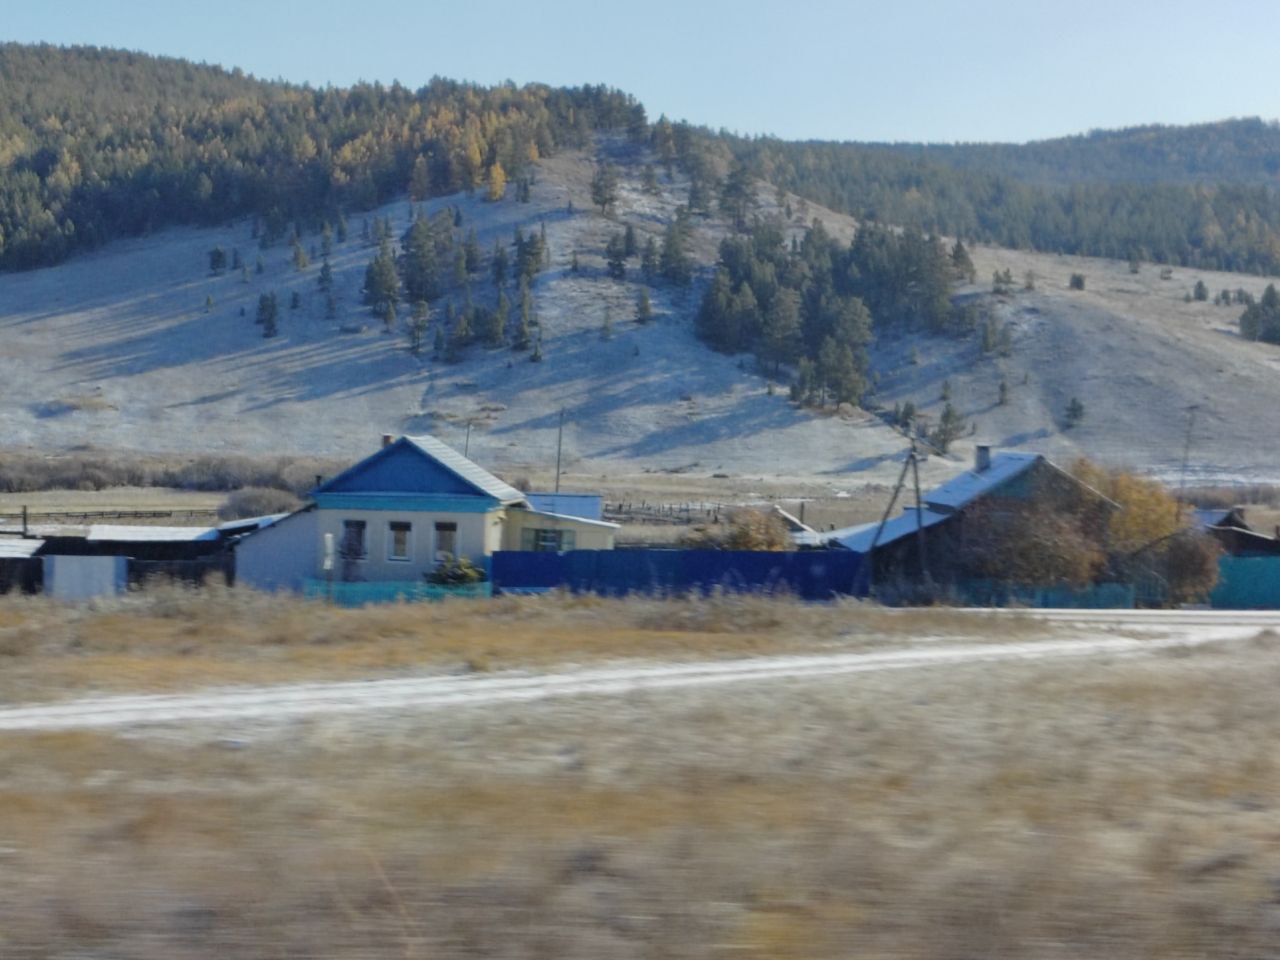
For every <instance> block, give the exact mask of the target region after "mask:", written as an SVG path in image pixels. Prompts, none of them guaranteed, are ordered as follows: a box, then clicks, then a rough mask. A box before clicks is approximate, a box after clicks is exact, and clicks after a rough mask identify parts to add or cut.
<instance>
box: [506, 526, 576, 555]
mask: <svg viewBox="0 0 1280 960" xmlns="http://www.w3.org/2000/svg"><path fill="white" fill-rule="evenodd" d="M577 540H578V537H577V534H575V533H574V532H573V531H572V530H545V529H538V528H535V527H525V529H523V530H521V531H520V549H521V550H535V551H537V552H539V553H559V552H560V551H561V550H573V549H575V547H576V545H577Z"/></svg>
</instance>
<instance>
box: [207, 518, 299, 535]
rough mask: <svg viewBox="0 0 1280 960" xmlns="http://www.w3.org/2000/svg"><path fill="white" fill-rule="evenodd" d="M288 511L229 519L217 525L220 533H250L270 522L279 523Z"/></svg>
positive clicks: (269, 524)
mask: <svg viewBox="0 0 1280 960" xmlns="http://www.w3.org/2000/svg"><path fill="white" fill-rule="evenodd" d="M287 516H289V514H288V513H272V514H268V515H267V516H265V517H245V518H244V519H242V520H230V521H228V522H226V523H224V524H222V525H221V526H219V527H218V532H219V533H221V534H224V535H226V534H238V533H251V532H252V531H254V530H262V529H263V528H265V527H269V526H271V525H272V524H276V523H279V522H280V521H281V520H283V519H284V518H285V517H287Z"/></svg>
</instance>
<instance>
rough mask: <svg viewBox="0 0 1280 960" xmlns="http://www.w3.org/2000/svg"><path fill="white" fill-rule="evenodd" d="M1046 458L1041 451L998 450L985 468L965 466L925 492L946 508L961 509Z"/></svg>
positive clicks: (933, 502)
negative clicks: (979, 469)
mask: <svg viewBox="0 0 1280 960" xmlns="http://www.w3.org/2000/svg"><path fill="white" fill-rule="evenodd" d="M1043 459H1044V458H1043V457H1042V456H1041V455H1040V454H1038V453H996V454H993V455H992V457H991V466H989V467H988V468H987V469H986V470H982V471H978V470H966V471H965V472H964V473H962V474H960V476H958V477H954V478H952V479H951V480H948V481H947V482H946V483H944V484H943V485H942V486H940V487H935V488H934V489H932V490H930V491H929V492H928V493H926V494H925V495H924V502H925V503H926V504H928V505H929V506H930V507H933V508H936V509H938V510H941V511H943V512H947V511H954V510H959V509H960V508H961V507H965V506H967V505H968V504H970V503H972V502H973V501H974V500H976V499H978V497H981V496H982V495H983V494H986V493H990V492H991V491H992V490H994V489H995V488H996V487H998V486H1000V485H1001V484H1003V483H1006V482H1007V481H1009V480H1012V479H1013V478H1014V477H1016V476H1018V475H1019V474H1021V473H1023V472H1025V471H1026V470H1029V469H1031V467H1032V466H1034V465H1035V463H1036V461H1038V460H1043Z"/></svg>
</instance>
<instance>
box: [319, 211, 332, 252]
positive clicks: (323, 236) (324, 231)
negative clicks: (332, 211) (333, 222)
mask: <svg viewBox="0 0 1280 960" xmlns="http://www.w3.org/2000/svg"><path fill="white" fill-rule="evenodd" d="M332 254H333V227H331V226H329V221H328V220H326V221H325V222H324V226H323V227H321V228H320V256H321V257H322V258H323V259H326V260H327V259H328V258H329V257H330V256H331V255H332Z"/></svg>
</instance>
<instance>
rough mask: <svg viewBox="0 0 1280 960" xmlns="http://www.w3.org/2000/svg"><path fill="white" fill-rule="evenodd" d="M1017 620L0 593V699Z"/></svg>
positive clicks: (171, 591)
mask: <svg viewBox="0 0 1280 960" xmlns="http://www.w3.org/2000/svg"><path fill="white" fill-rule="evenodd" d="M1047 629H1048V628H1047V627H1046V626H1045V625H1043V624H1037V623H1034V622H1032V621H1027V620H1023V619H1020V618H1016V617H1012V618H1011V617H1007V616H1001V617H999V618H998V619H997V618H996V617H994V616H986V615H983V614H959V613H956V612H952V611H945V610H938V611H929V610H920V611H894V610H885V609H882V608H879V607H876V606H873V605H870V604H861V603H858V602H856V601H849V602H846V603H840V604H833V605H828V606H817V605H814V604H806V603H802V602H799V601H791V600H786V599H769V598H763V597H727V596H726V597H721V598H714V597H713V598H711V599H708V600H679V599H667V600H647V599H641V598H630V599H625V600H606V599H601V598H598V597H594V596H580V597H574V596H546V597H501V598H496V599H493V600H486V601H481V602H469V601H453V602H448V603H443V604H392V605H386V606H379V607H370V608H366V609H363V610H344V609H340V608H334V607H329V606H326V605H324V604H323V603H320V602H316V601H303V600H299V599H293V598H288V597H278V596H270V595H266V594H259V593H254V592H252V591H248V590H241V589H235V590H227V589H226V588H217V587H210V588H206V589H203V590H199V591H196V590H189V589H183V588H170V587H163V588H154V589H151V590H147V591H143V592H139V593H135V594H131V595H128V596H126V597H123V598H120V599H117V600H110V601H102V602H99V603H97V604H95V605H94V606H93V607H83V606H69V605H64V604H58V603H54V602H50V601H47V600H44V599H42V598H39V597H21V596H9V597H3V598H0V662H2V663H3V665H4V669H3V670H0V702H17V701H23V700H32V699H41V698H46V697H70V696H81V695H86V694H90V693H97V692H135V691H136V692H168V691H175V690H181V689H190V688H193V687H199V686H209V685H213V684H227V683H269V682H276V681H279V682H286V681H303V680H336V679H358V678H365V677H386V676H396V675H398V674H401V673H403V672H406V671H419V672H420V671H442V670H445V671H458V670H466V671H476V670H479V671H486V670H498V669H509V668H523V667H539V668H542V667H548V666H554V665H566V664H575V663H596V662H600V661H604V660H688V659H703V658H708V657H740V656H751V655H759V654H767V653H775V654H776V653H795V652H813V651H821V650H857V649H861V648H864V647H872V646H879V645H884V644H886V643H902V642H905V641H906V640H907V638H908V637H910V636H921V637H928V638H937V637H949V636H950V637H972V636H974V635H993V636H998V637H999V638H1000V639H1008V638H1010V637H1018V636H1028V635H1032V634H1040V633H1044V632H1045V631H1046V630H1047Z"/></svg>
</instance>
